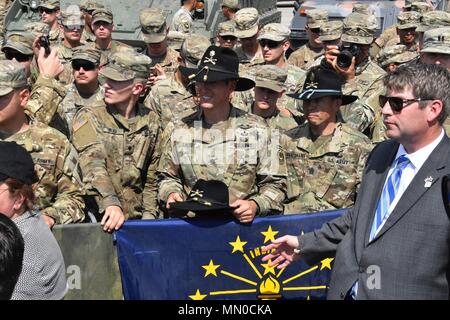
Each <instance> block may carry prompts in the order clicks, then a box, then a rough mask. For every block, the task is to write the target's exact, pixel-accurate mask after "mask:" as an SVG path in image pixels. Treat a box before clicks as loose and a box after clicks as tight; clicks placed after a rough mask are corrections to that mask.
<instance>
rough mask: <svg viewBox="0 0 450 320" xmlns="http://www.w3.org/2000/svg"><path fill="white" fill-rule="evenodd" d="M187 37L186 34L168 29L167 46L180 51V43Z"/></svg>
mask: <svg viewBox="0 0 450 320" xmlns="http://www.w3.org/2000/svg"><path fill="white" fill-rule="evenodd" d="M187 37H188V35H187V34H185V33H182V32H179V31H172V30H169V32H168V33H167V44H168V45H169V48H172V49H174V50H175V51H177V52H180V50H181V45H182V44H183V42H184V40H185V39H186V38H187Z"/></svg>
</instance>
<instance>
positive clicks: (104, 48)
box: [91, 8, 131, 65]
mask: <svg viewBox="0 0 450 320" xmlns="http://www.w3.org/2000/svg"><path fill="white" fill-rule="evenodd" d="M92 30H94V34H95V43H92V44H91V46H92V47H93V48H95V49H97V50H100V52H101V53H102V55H101V58H100V65H104V64H106V63H107V62H108V58H109V57H110V56H111V55H113V54H114V53H116V52H119V51H121V50H128V49H130V50H131V47H130V46H128V45H126V44H125V43H122V42H120V41H117V40H113V39H112V31H113V30H114V20H113V14H112V12H111V10H109V9H106V8H99V9H96V10H94V12H93V13H92Z"/></svg>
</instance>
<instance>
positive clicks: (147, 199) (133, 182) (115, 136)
mask: <svg viewBox="0 0 450 320" xmlns="http://www.w3.org/2000/svg"><path fill="white" fill-rule="evenodd" d="M150 64H151V61H150V58H149V57H147V56H145V55H142V54H139V53H137V52H134V51H127V52H118V53H116V54H114V55H112V56H111V57H110V61H109V63H108V65H107V66H106V67H105V68H103V69H101V71H100V74H101V75H103V76H104V77H105V78H106V82H105V84H104V88H105V103H106V105H104V106H102V107H100V106H95V107H91V106H86V107H84V108H82V109H81V110H80V111H78V112H77V113H76V115H75V117H74V119H73V128H72V129H73V144H74V146H75V148H76V149H77V151H78V152H79V154H80V155H79V160H80V167H81V172H82V175H83V182H84V184H85V188H86V191H87V192H88V194H89V195H93V196H95V200H96V204H97V206H98V213H99V214H100V215H102V216H103V218H102V220H101V223H102V225H103V229H104V230H105V231H108V232H112V231H114V230H117V229H118V228H120V226H121V225H122V224H123V222H124V220H125V219H142V218H144V219H154V218H157V217H158V211H157V208H156V195H157V183H156V177H155V169H156V164H157V161H158V159H159V153H158V152H159V147H158V146H157V145H156V143H157V141H158V139H159V127H158V123H159V120H158V116H157V115H156V114H154V112H153V111H151V110H149V109H148V108H146V107H144V106H143V105H142V104H140V103H138V100H139V96H140V95H141V94H142V93H143V92H144V91H145V89H146V85H145V83H146V80H147V78H148V73H149V67H150ZM89 209H91V210H93V211H96V210H95V208H89Z"/></svg>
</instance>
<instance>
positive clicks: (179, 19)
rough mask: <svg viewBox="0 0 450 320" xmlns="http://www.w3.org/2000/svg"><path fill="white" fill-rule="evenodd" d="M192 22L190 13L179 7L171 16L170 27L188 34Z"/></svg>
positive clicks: (191, 27) (191, 28) (190, 31)
mask: <svg viewBox="0 0 450 320" xmlns="http://www.w3.org/2000/svg"><path fill="white" fill-rule="evenodd" d="M193 24H194V19H192V14H191V13H190V12H189V11H188V10H187V9H186V8H185V7H181V8H180V9H179V10H178V11H177V12H176V13H175V15H174V16H173V18H172V25H171V26H170V29H171V30H174V31H180V32H183V33H187V34H189V33H192V31H193Z"/></svg>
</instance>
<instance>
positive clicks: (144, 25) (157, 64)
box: [139, 8, 179, 86]
mask: <svg viewBox="0 0 450 320" xmlns="http://www.w3.org/2000/svg"><path fill="white" fill-rule="evenodd" d="M139 21H140V23H141V37H142V40H143V41H144V42H145V43H146V44H147V49H146V51H145V54H146V55H147V56H149V57H150V58H151V59H152V65H151V67H152V70H151V73H150V78H149V83H150V85H152V86H153V85H154V84H156V83H157V82H158V81H160V80H162V79H165V78H166V75H168V74H172V73H173V72H175V70H177V68H178V57H179V54H178V52H176V51H175V50H174V49H172V48H170V47H169V46H168V44H167V32H168V28H167V24H166V15H165V14H164V13H163V11H162V10H161V9H158V8H147V9H144V10H142V11H141V14H140V15H139Z"/></svg>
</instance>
